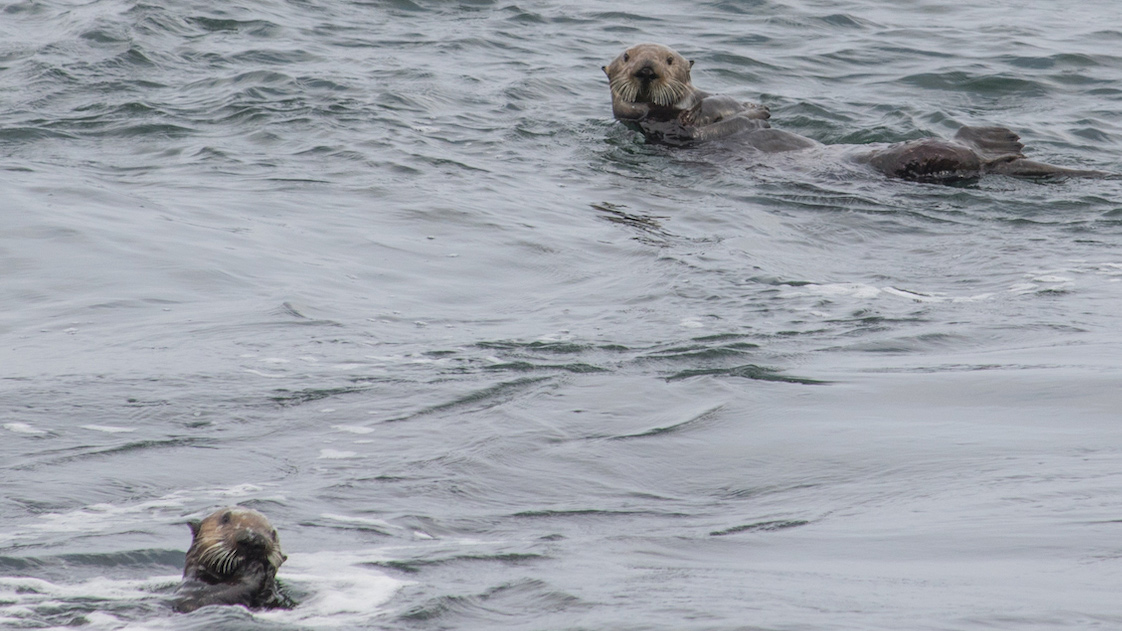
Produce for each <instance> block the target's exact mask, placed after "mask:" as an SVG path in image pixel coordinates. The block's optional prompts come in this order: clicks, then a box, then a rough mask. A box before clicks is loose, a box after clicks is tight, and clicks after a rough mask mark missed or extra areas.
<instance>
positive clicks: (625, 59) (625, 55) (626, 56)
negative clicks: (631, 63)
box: [623, 53, 631, 61]
mask: <svg viewBox="0 0 1122 631" xmlns="http://www.w3.org/2000/svg"><path fill="white" fill-rule="evenodd" d="M630 59H631V55H628V54H627V53H624V54H623V60H624V61H628V60H630Z"/></svg>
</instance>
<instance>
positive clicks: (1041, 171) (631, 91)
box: [603, 44, 1105, 181]
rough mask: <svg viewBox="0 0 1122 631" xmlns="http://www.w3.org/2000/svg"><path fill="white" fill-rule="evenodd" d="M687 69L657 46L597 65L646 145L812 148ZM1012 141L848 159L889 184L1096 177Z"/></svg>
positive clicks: (997, 138) (975, 133)
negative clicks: (696, 80)
mask: <svg viewBox="0 0 1122 631" xmlns="http://www.w3.org/2000/svg"><path fill="white" fill-rule="evenodd" d="M692 67H693V62H692V61H688V60H686V59H685V58H684V57H682V56H681V55H679V54H678V53H677V52H675V51H674V50H672V49H670V48H667V47H666V46H662V45H660V44H639V45H637V46H632V47H631V48H628V49H627V50H626V51H624V52H623V53H621V54H620V55H619V56H618V57H616V58H615V60H613V61H612V63H610V64H608V65H607V66H604V68H603V70H604V73H605V74H607V75H608V80H609V86H610V88H611V91H612V113H613V114H614V115H615V117H616V119H617V120H619V121H621V122H623V123H624V124H626V125H628V126H629V127H632V128H634V129H637V130H638V131H641V132H643V135H644V136H646V137H647V139H648V140H650V141H652V142H662V143H668V144H688V143H693V142H697V141H706V140H716V139H721V138H728V137H731V136H734V135H735V136H736V141H737V142H738V143H743V144H744V145H745V146H747V147H751V148H754V149H756V150H758V151H762V152H765V153H777V152H783V151H797V150H801V149H810V148H812V147H816V146H819V143H817V142H815V141H813V140H811V139H809V138H805V137H803V136H799V135H798V134H792V133H790V132H786V131H782V130H779V129H772V127H771V125H769V124H768V122H767V119H768V118H770V116H771V114H770V113H769V112H768V109H767V108H766V107H764V106H762V105H754V104H751V103H741V102H739V101H737V100H735V99H733V98H730V97H727V96H719V95H710V94H708V93H706V92H702V91H701V90H698V89H697V88H695V87H694V86H693V84H692V83H691V82H690V68H692ZM1023 148H1024V145H1022V144H1021V142H1020V139H1019V138H1018V136H1017V134H1015V133H1013V132H1012V131H1010V130H1008V129H1006V128H1004V127H963V128H962V129H960V130H959V131H958V133H957V134H955V138H954V140H945V139H943V138H924V139H921V140H913V141H910V142H904V143H899V144H894V145H888V146H885V147H880V148H877V149H874V150H871V151H863V152H860V153H856V154H854V155H853V158H854V159H856V160H857V161H859V162H863V163H867V164H869V165H871V166H872V167H873V168H875V169H877V170H878V171H880V172H881V173H884V174H885V175H888V176H889V177H898V178H904V179H910V180H921V181H948V180H954V179H962V178H972V177H977V176H979V175H982V174H984V173H1001V174H1004V175H1015V176H1024V177H1044V176H1079V177H1096V176H1103V175H1105V174H1104V173H1101V172H1099V171H1082V170H1077V169H1066V168H1063V167H1058V166H1053V165H1051V164H1043V163H1041V162H1033V161H1032V160H1028V159H1026V158H1025V156H1024V154H1022V153H1021V149H1023Z"/></svg>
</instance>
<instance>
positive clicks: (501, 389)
mask: <svg viewBox="0 0 1122 631" xmlns="http://www.w3.org/2000/svg"><path fill="white" fill-rule="evenodd" d="M552 379H553V378H552V377H523V378H521V379H515V380H513V381H506V382H502V383H498V384H495V385H492V386H488V387H485V388H481V389H479V390H475V391H473V392H470V393H468V394H466V395H463V396H459V397H456V398H454V399H453V400H451V401H448V402H445V403H439V404H437V405H432V406H428V407H426V408H424V409H422V410H420V411H417V412H414V413H411V414H408V415H406V416H400V417H396V418H391V419H388V420H387V421H386V422H387V423H389V422H396V421H405V420H412V419H415V418H418V417H420V416H425V415H429V414H435V413H438V412H446V411H449V410H454V409H460V408H475V409H477V410H485V409H488V408H492V407H495V406H498V405H501V404H503V403H505V402H507V401H509V400H510V399H512V398H513V397H515V396H517V395H518V394H520V393H521V392H522V391H523V390H526V389H528V388H529V387H531V386H536V385H539V384H542V383H547V382H550V381H552Z"/></svg>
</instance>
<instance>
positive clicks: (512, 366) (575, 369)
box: [486, 361, 608, 374]
mask: <svg viewBox="0 0 1122 631" xmlns="http://www.w3.org/2000/svg"><path fill="white" fill-rule="evenodd" d="M486 369H487V370H491V371H509V372H537V371H541V370H546V371H558V370H559V371H562V372H571V373H576V374H584V373H596V372H606V371H607V370H608V369H607V368H601V367H600V366H593V365H592V364H582V363H577V364H535V363H532V362H526V361H521V362H506V363H502V364H492V365H490V366H487V367H486Z"/></svg>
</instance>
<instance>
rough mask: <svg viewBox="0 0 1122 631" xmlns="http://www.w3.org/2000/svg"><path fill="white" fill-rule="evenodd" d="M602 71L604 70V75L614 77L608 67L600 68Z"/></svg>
mask: <svg viewBox="0 0 1122 631" xmlns="http://www.w3.org/2000/svg"><path fill="white" fill-rule="evenodd" d="M600 69H601V70H603V71H604V74H606V75H608V76H609V77H610V76H612V75H610V74H608V67H607V66H600Z"/></svg>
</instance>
